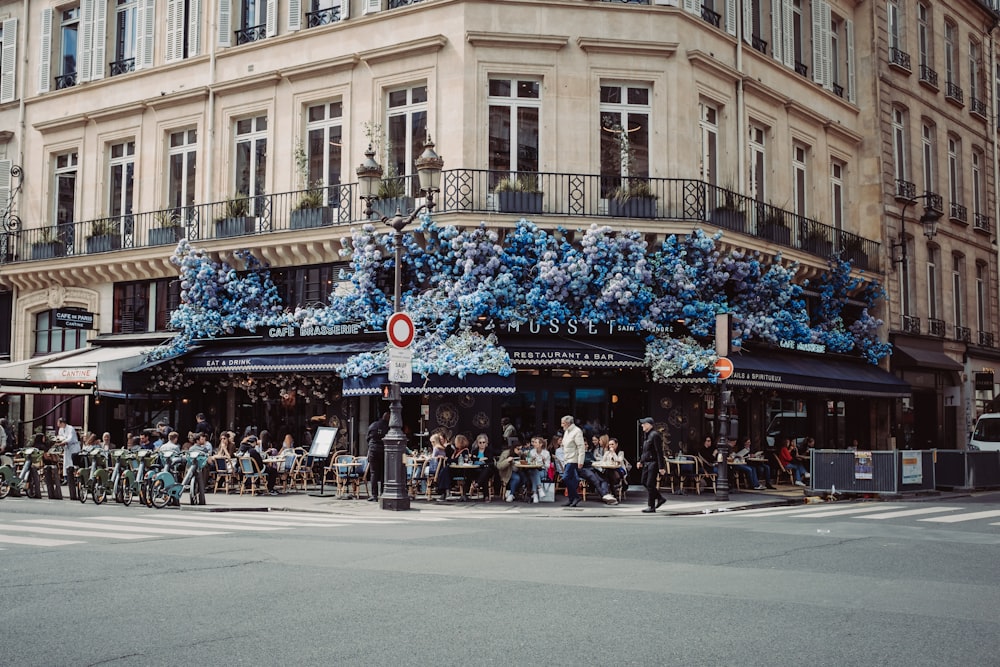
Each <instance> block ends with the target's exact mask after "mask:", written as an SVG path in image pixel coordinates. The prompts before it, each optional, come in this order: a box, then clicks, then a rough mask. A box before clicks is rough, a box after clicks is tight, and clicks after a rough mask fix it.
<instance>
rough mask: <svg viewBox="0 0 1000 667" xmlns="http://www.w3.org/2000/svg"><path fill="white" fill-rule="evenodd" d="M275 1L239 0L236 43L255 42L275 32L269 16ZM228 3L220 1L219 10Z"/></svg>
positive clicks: (273, 9)
mask: <svg viewBox="0 0 1000 667" xmlns="http://www.w3.org/2000/svg"><path fill="white" fill-rule="evenodd" d="M276 3H277V0H240V29H239V30H237V31H236V43H237V44H247V43H249V42H256V41H259V40H262V39H264V38H265V37H268V36H269V35H274V34H276V33H275V30H274V19H273V18H270V17H271V16H272V14H273V13H274V12H275V7H276ZM228 4H229V3H228V1H227V0H223V1H222V2H221V3H220V11H221V9H222V7H223V6H227V5H228ZM227 23H228V20H227ZM221 29H222V27H221V22H220V30H221Z"/></svg>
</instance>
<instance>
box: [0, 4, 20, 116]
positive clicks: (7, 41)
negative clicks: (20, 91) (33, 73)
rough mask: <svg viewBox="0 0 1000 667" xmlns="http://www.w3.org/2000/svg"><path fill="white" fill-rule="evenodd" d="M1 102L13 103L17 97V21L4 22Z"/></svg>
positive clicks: (1, 58)
mask: <svg viewBox="0 0 1000 667" xmlns="http://www.w3.org/2000/svg"><path fill="white" fill-rule="evenodd" d="M0 63H2V64H0V71H2V72H3V74H0V102H13V101H14V99H15V97H16V96H17V92H16V88H15V87H14V84H15V81H14V75H15V74H16V73H17V19H7V20H6V21H4V22H3V51H2V52H0Z"/></svg>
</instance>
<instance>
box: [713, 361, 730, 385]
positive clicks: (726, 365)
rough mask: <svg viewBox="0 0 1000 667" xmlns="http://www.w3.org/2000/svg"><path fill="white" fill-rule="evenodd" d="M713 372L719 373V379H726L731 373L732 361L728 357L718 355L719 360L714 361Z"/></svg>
mask: <svg viewBox="0 0 1000 667" xmlns="http://www.w3.org/2000/svg"><path fill="white" fill-rule="evenodd" d="M715 372H717V373H718V374H719V379H720V380H728V379H729V376H730V375H732V374H733V362H732V361H730V359H729V357H719V360H718V361H716V362H715Z"/></svg>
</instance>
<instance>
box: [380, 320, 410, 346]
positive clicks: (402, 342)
mask: <svg viewBox="0 0 1000 667" xmlns="http://www.w3.org/2000/svg"><path fill="white" fill-rule="evenodd" d="M385 333H386V335H387V336H388V337H389V342H390V343H392V345H394V346H395V347H409V346H410V343H412V342H413V336H414V335H415V334H416V329H415V328H414V326H413V320H412V319H411V318H410V316H409V315H407V314H406V313H393V314H392V315H390V316H389V323H388V324H387V325H386V327H385Z"/></svg>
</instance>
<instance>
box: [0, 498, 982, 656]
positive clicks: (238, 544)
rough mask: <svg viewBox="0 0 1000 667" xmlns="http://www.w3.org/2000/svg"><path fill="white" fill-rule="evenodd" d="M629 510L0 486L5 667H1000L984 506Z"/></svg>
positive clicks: (968, 502) (0, 644)
mask: <svg viewBox="0 0 1000 667" xmlns="http://www.w3.org/2000/svg"><path fill="white" fill-rule="evenodd" d="M360 505H365V504H364V503H361V504H360ZM637 509H638V508H633V509H630V510H626V509H622V510H621V511H619V512H617V513H615V512H609V513H608V515H607V516H601V517H591V518H585V517H583V516H582V515H580V514H575V513H574V512H573V511H572V510H567V511H565V512H564V513H557V514H556V515H555V516H552V515H549V516H527V515H525V514H522V513H517V512H516V511H514V510H511V509H510V507H509V506H483V505H479V506H475V507H470V508H460V509H455V508H447V509H445V510H441V511H434V509H433V508H430V509H425V510H422V511H412V512H406V513H399V514H393V513H385V512H378V511H377V510H374V509H372V510H368V509H367V508H361V510H359V511H356V512H354V513H353V514H352V513H346V514H342V515H332V514H305V513H290V512H270V513H250V512H229V513H211V514H210V513H206V512H199V511H194V510H191V509H188V508H185V509H184V510H182V511H177V510H162V511H159V512H157V511H154V510H147V509H145V508H139V507H137V506H135V505H133V506H132V507H130V508H125V507H121V506H116V505H114V504H106V505H103V506H101V507H95V506H94V505H92V504H90V503H88V504H86V505H80V504H79V503H75V502H72V503H71V502H68V501H63V502H50V501H31V500H22V499H12V498H8V499H6V500H3V501H0V581H2V582H3V584H2V586H0V590H2V591H3V595H2V598H0V599H2V600H3V604H2V610H0V640H2V641H0V656H2V657H0V664H10V665H14V664H16V665H18V666H25V667H27V666H31V665H40V666H45V667H53V666H59V665H73V666H75V667H79V666H81V665H191V664H214V665H242V664H247V665H278V664H298V665H320V664H323V665H329V664H336V665H390V664H393V665H435V666H440V665H463V666H468V665H505V666H509V665H531V666H539V665H576V666H580V665H609V664H626V665H633V664H634V665H654V664H656V665H708V666H714V665H879V666H880V667H882V666H888V665H901V666H902V665H905V666H907V667H912V666H917V665H935V666H938V665H963V666H967V665H968V666H979V665H1000V627H998V625H1000V624H998V619H997V612H998V609H1000V581H998V577H997V574H996V572H997V570H996V563H997V560H998V558H997V556H998V545H1000V525H994V524H1000V496H998V495H987V496H982V497H978V498H966V499H955V500H949V501H931V502H923V503H891V504H890V503H881V504H870V505H845V504H835V505H824V506H821V507H797V508H770V509H764V510H753V511H749V512H731V513H723V514H712V515H697V516H677V517H668V516H664V515H659V514H658V515H653V516H646V515H642V514H639V513H637V512H636V511H635V510H637ZM796 510H797V511H798V512H799V513H798V514H796V513H795V511H796ZM847 510H854V511H853V512H846V511H847ZM837 511H840V512H846V513H841V514H835V513H834V512H837ZM914 511H917V512H914ZM900 512H902V513H903V514H899V513H900ZM907 512H909V513H907ZM984 512H985V513H994V514H993V515H992V516H982V513H984ZM971 514H976V515H977V516H976V517H974V518H968V519H965V518H964V517H966V516H969V515H971ZM874 515H890V516H883V517H882V518H876V517H875V516H874ZM956 517H959V518H956ZM929 519H944V520H937V521H929Z"/></svg>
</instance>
